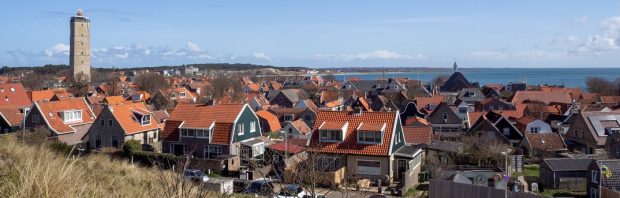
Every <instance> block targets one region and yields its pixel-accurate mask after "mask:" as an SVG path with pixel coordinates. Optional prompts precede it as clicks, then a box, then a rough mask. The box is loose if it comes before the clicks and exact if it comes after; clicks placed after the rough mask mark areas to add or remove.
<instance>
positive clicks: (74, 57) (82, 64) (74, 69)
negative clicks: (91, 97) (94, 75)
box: [69, 10, 90, 82]
mask: <svg viewBox="0 0 620 198" xmlns="http://www.w3.org/2000/svg"><path fill="white" fill-rule="evenodd" d="M70 40H71V41H70V42H71V44H70V47H71V53H70V55H69V59H70V60H69V64H70V67H71V74H73V76H71V78H72V79H74V80H76V81H77V80H82V81H86V82H90V20H89V19H88V18H86V17H85V16H84V13H83V12H82V10H78V12H77V14H76V15H75V16H73V17H71V37H70ZM77 78H80V79H77Z"/></svg>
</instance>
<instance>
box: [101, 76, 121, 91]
mask: <svg viewBox="0 0 620 198" xmlns="http://www.w3.org/2000/svg"><path fill="white" fill-rule="evenodd" d="M119 82H120V80H119V78H118V75H110V76H108V77H106V78H105V84H106V86H108V90H107V92H106V95H108V96H116V95H119V94H120V93H121V90H120V89H119V87H118V85H119Z"/></svg>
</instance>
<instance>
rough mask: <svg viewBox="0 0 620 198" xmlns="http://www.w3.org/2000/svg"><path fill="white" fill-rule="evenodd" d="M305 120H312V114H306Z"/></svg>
mask: <svg viewBox="0 0 620 198" xmlns="http://www.w3.org/2000/svg"><path fill="white" fill-rule="evenodd" d="M304 121H312V116H311V115H304Z"/></svg>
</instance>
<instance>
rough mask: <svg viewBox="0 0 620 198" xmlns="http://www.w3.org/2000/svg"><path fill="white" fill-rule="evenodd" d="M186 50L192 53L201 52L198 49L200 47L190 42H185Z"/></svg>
mask: <svg viewBox="0 0 620 198" xmlns="http://www.w3.org/2000/svg"><path fill="white" fill-rule="evenodd" d="M187 48H188V49H189V50H191V51H193V52H200V51H202V49H201V48H200V46H198V44H196V43H192V42H187Z"/></svg>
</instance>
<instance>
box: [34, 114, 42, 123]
mask: <svg viewBox="0 0 620 198" xmlns="http://www.w3.org/2000/svg"><path fill="white" fill-rule="evenodd" d="M39 122H41V116H39V115H32V123H35V124H38V123H39Z"/></svg>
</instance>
